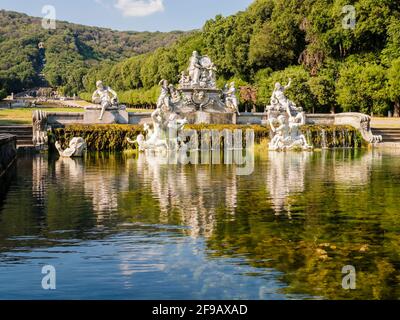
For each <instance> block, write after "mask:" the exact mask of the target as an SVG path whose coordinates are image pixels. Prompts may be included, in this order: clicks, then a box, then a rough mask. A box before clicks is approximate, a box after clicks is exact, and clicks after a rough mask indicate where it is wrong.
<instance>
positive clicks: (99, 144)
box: [49, 125, 365, 151]
mask: <svg viewBox="0 0 400 320" xmlns="http://www.w3.org/2000/svg"><path fill="white" fill-rule="evenodd" d="M185 129H194V130H197V131H198V133H199V136H200V135H201V130H224V129H228V130H237V129H241V130H242V131H243V132H245V131H246V130H247V129H252V130H254V138H255V143H256V144H257V143H260V142H261V141H263V140H266V139H267V140H268V139H269V138H270V129H269V128H268V127H265V126H261V125H187V126H186V127H185ZM302 132H303V133H304V135H305V136H306V138H307V140H308V142H309V143H311V144H312V145H313V146H314V147H315V148H322V147H326V148H343V147H347V148H359V147H362V146H365V143H364V142H363V139H362V137H361V134H360V133H359V132H358V130H356V129H354V128H352V127H349V126H315V125H313V126H304V127H302ZM139 134H144V131H143V127H142V126H139V125H70V126H66V127H65V128H60V129H53V131H52V132H50V133H49V141H50V143H51V144H54V143H55V141H59V142H60V143H61V145H62V147H63V148H66V147H67V145H68V142H69V141H70V140H71V139H72V138H73V137H82V138H84V139H85V140H86V142H87V144H88V149H89V150H90V151H123V150H126V149H132V148H133V149H135V148H136V146H133V145H131V144H129V143H128V142H127V140H126V138H127V137H129V138H131V139H132V140H134V139H135V138H136V137H137V136H138V135H139ZM324 137H325V139H324ZM199 138H200V137H199ZM324 140H325V142H324Z"/></svg>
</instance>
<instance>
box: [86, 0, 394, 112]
mask: <svg viewBox="0 0 400 320" xmlns="http://www.w3.org/2000/svg"><path fill="white" fill-rule="evenodd" d="M346 5H353V6H354V8H355V12H356V15H355V18H356V20H355V25H354V28H347V27H346V26H348V25H350V23H349V20H348V19H347V17H346V15H348V14H349V12H348V10H347V11H346V10H344V9H346V7H345V6H346ZM193 50H197V51H199V52H200V53H201V54H207V55H209V56H210V57H211V58H212V59H213V60H214V62H215V64H216V65H217V66H218V68H219V85H220V86H221V85H223V83H224V82H226V81H230V80H235V81H236V83H237V85H238V86H241V87H243V88H246V90H248V88H253V91H256V92H257V97H256V101H254V97H253V98H249V97H250V96H251V95H247V96H248V97H246V94H243V92H242V95H241V102H242V107H243V104H244V103H254V102H255V103H256V104H257V106H258V109H259V110H263V107H264V105H265V104H267V103H268V102H269V98H270V95H271V91H272V89H273V84H274V82H276V81H281V82H283V83H286V81H287V79H288V78H289V77H290V78H292V79H293V86H292V88H291V90H290V92H289V95H290V97H291V98H292V99H293V100H294V101H296V102H297V103H298V104H299V105H300V106H302V107H303V108H305V109H306V110H307V111H309V112H311V111H314V112H332V111H336V112H339V111H361V112H365V113H374V114H387V112H388V111H389V110H390V111H391V112H394V113H395V114H396V115H398V114H399V109H400V102H399V101H400V2H399V1H398V0H358V1H351V0H256V1H254V2H253V3H252V5H250V7H249V8H248V9H247V10H246V11H244V12H239V13H237V14H236V15H233V16H229V17H222V16H217V17H215V19H212V20H209V21H207V22H206V24H205V25H204V27H203V28H202V30H201V31H198V32H196V33H192V34H190V35H187V36H185V37H183V38H181V39H180V40H178V42H177V43H175V44H174V45H171V46H169V47H167V48H165V47H163V48H159V49H157V50H155V51H154V52H152V53H148V54H143V55H138V56H134V57H131V58H129V59H126V60H124V61H122V62H120V63H116V64H114V65H110V64H99V65H97V66H95V67H93V68H92V69H91V70H90V71H89V73H88V74H87V75H86V76H85V77H84V81H83V83H84V86H85V91H86V92H87V93H86V94H85V93H82V94H81V96H82V97H88V96H89V95H88V93H89V92H91V91H92V90H93V89H94V84H95V81H96V80H97V79H103V80H104V81H105V82H106V83H107V84H108V85H110V86H112V87H114V88H115V89H116V90H117V91H118V92H119V95H120V98H121V100H122V101H123V102H125V103H128V104H130V105H138V106H143V105H146V104H147V105H152V104H154V102H155V101H156V97H157V93H158V90H157V88H156V87H155V84H157V83H158V82H159V81H160V80H161V79H163V78H164V79H167V80H169V81H170V82H173V83H177V81H178V78H177V76H178V75H179V74H180V72H181V71H183V70H186V68H187V63H188V58H189V57H190V54H191V52H192V51H193ZM242 91H243V90H242ZM253 96H254V95H253ZM249 99H250V100H253V101H247V100H249Z"/></svg>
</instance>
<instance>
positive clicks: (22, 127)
mask: <svg viewBox="0 0 400 320" xmlns="http://www.w3.org/2000/svg"><path fill="white" fill-rule="evenodd" d="M7 130H11V131H13V130H32V126H29V125H27V126H0V131H7Z"/></svg>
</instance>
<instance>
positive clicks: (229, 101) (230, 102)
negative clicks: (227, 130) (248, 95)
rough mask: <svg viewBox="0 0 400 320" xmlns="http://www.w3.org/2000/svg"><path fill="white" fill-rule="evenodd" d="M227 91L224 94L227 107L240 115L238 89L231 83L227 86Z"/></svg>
mask: <svg viewBox="0 0 400 320" xmlns="http://www.w3.org/2000/svg"><path fill="white" fill-rule="evenodd" d="M225 88H226V91H225V92H224V96H225V103H226V106H227V107H228V108H230V109H232V110H233V111H235V112H236V113H237V114H238V115H240V113H239V106H238V105H239V102H238V98H237V96H236V87H235V83H234V82H231V83H230V84H229V86H228V85H226V86H225Z"/></svg>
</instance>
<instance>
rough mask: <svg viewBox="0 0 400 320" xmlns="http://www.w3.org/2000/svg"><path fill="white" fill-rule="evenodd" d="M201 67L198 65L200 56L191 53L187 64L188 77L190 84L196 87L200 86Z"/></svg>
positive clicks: (196, 53) (195, 52) (194, 52)
mask: <svg viewBox="0 0 400 320" xmlns="http://www.w3.org/2000/svg"><path fill="white" fill-rule="evenodd" d="M201 69H202V66H201V65H200V56H199V54H198V52H197V51H193V54H192V57H191V58H190V64H189V69H188V71H189V76H190V79H191V84H192V85H194V86H196V85H199V84H200V76H201Z"/></svg>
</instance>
